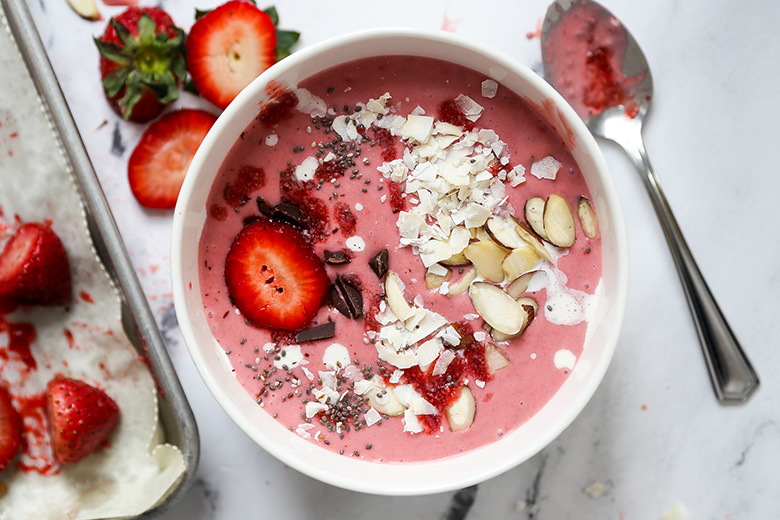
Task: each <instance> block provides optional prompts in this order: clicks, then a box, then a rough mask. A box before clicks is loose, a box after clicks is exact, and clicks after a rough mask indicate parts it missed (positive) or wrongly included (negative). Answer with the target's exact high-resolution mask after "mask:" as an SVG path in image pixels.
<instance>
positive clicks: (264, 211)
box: [257, 197, 274, 217]
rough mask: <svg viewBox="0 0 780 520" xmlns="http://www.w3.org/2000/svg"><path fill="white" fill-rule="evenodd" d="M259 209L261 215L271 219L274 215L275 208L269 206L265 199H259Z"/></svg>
mask: <svg viewBox="0 0 780 520" xmlns="http://www.w3.org/2000/svg"><path fill="white" fill-rule="evenodd" d="M257 209H259V210H260V214H261V215H265V216H266V217H271V216H273V214H274V208H273V206H271V205H270V204H268V203H267V202H266V201H265V199H263V197H257Z"/></svg>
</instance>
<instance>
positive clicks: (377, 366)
mask: <svg viewBox="0 0 780 520" xmlns="http://www.w3.org/2000/svg"><path fill="white" fill-rule="evenodd" d="M172 262H173V269H172V270H173V273H174V275H173V278H174V279H173V287H174V301H175V306H176V312H177V316H178V320H179V324H180V326H181V330H182V333H183V335H184V339H185V341H186V343H187V346H188V348H189V350H190V353H191V355H192V357H193V360H194V361H195V364H196V366H197V368H198V370H199V372H200V374H201V376H202V377H203V378H204V380H205V382H206V384H207V386H208V387H209V389H210V390H211V392H212V393H213V394H214V396H215V397H216V399H217V400H218V401H219V403H220V404H221V406H222V407H223V408H224V409H225V410H226V412H227V413H228V414H229V416H230V417H231V418H232V419H233V420H234V421H235V422H236V423H237V424H238V425H239V426H240V427H241V428H242V429H243V430H244V431H245V432H246V433H247V434H248V435H249V436H250V437H251V438H252V439H253V440H255V441H256V442H257V443H258V444H259V445H260V446H262V447H263V448H264V449H266V450H267V451H268V452H270V453H271V454H273V455H274V456H276V457H277V458H279V459H280V460H281V461H283V462H284V463H286V464H288V465H289V466H291V467H293V468H295V469H297V470H299V471H301V472H303V473H305V474H307V475H309V476H312V477H314V478H317V479H319V480H322V481H324V482H327V483H329V484H333V485H336V486H340V487H344V488H347V489H352V490H356V491H362V492H368V493H377V494H392V495H413V494H424V493H434V492H440V491H446V490H451V489H456V488H459V487H463V486H466V485H470V484H474V483H476V482H480V481H483V480H486V479H488V478H490V477H492V476H495V475H498V474H500V473H502V472H504V471H506V470H508V469H510V468H512V467H514V466H516V465H517V464H519V463H521V462H523V461H525V460H526V459H528V458H529V457H531V456H533V455H534V454H536V453H537V452H538V451H540V450H541V449H542V448H544V447H545V446H546V445H547V444H549V443H550V442H551V441H552V440H553V439H554V438H555V437H556V436H558V435H559V434H560V433H561V432H562V431H563V430H564V429H565V428H566V427H567V426H568V425H569V424H570V423H571V422H572V421H573V420H574V418H575V417H576V416H577V414H578V413H579V412H580V411H581V410H582V408H583V407H584V406H585V404H586V403H587V401H588V400H589V399H590V397H591V396H592V394H593V392H594V391H595V389H596V388H597V386H598V384H599V383H600V381H601V379H602V377H603V375H604V373H605V371H606V369H607V366H608V364H609V362H610V360H611V357H612V353H613V351H614V348H615V345H616V342H617V337H618V333H619V329H620V325H621V322H622V317H623V312H624V307H625V300H626V290H627V249H626V239H625V231H624V227H623V222H622V217H621V214H620V211H619V207H618V204H617V200H616V195H615V190H614V187H613V185H612V182H611V179H610V178H609V176H608V173H607V171H606V167H605V164H604V161H603V159H602V157H601V154H600V152H599V151H598V149H597V147H596V144H595V142H594V140H593V138H592V136H591V135H590V134H589V133H588V131H587V129H586V128H585V126H584V125H583V124H582V122H581V121H580V120H579V119H578V118H577V116H576V114H575V113H574V111H573V110H572V109H571V108H570V107H569V106H568V105H566V103H565V102H564V101H563V100H562V98H560V96H559V95H558V94H557V93H556V92H555V91H554V90H553V89H552V88H551V87H549V86H548V85H547V84H546V83H544V82H543V80H541V79H540V78H538V77H537V76H536V75H535V74H534V73H533V72H531V71H530V70H528V69H526V68H525V67H522V66H521V65H519V64H516V63H514V62H513V61H511V60H510V59H508V58H506V57H503V56H500V55H497V54H495V53H494V52H490V51H488V50H485V49H482V48H480V47H478V46H474V45H472V44H468V43H465V42H463V41H461V40H459V39H457V38H455V37H453V36H451V35H448V34H443V33H425V32H420V31H407V30H382V31H371V32H365V33H359V34H355V35H351V36H347V37H343V38H339V39H337V40H332V41H329V42H325V43H323V44H320V45H318V46H315V47H312V48H309V49H306V50H303V51H299V52H297V53H295V54H294V55H292V56H291V57H289V58H286V59H285V60H284V61H282V62H281V63H279V64H277V65H275V66H274V67H272V68H271V69H270V70H268V71H267V72H265V73H263V74H262V75H261V76H260V77H259V78H258V79H257V80H255V81H254V82H253V83H252V84H251V85H249V86H248V87H247V88H246V89H245V90H244V91H243V92H242V93H241V94H239V96H238V97H237V98H236V99H235V100H234V102H233V103H232V104H231V105H230V106H229V107H228V108H227V109H226V110H225V112H224V113H223V114H222V116H221V117H220V118H219V120H218V121H217V122H216V124H215V125H214V127H213V128H212V130H211V132H210V133H209V134H208V136H207V137H206V139H205V140H204V142H203V144H202V145H201V147H200V149H199V150H198V152H197V154H196V155H195V157H194V159H193V161H192V165H191V167H190V171H189V173H188V175H187V178H186V180H185V183H184V186H183V188H182V191H181V194H180V196H179V202H178V205H177V208H176V212H175V217H174V232H173V247H172Z"/></svg>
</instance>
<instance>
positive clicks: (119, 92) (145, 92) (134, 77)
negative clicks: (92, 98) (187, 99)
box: [95, 7, 187, 123]
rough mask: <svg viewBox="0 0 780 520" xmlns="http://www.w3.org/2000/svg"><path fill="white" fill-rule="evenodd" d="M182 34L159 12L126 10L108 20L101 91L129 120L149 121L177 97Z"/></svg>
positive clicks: (183, 71) (100, 41)
mask: <svg viewBox="0 0 780 520" xmlns="http://www.w3.org/2000/svg"><path fill="white" fill-rule="evenodd" d="M184 40H185V36H184V31H182V30H181V29H180V28H178V27H176V25H174V23H173V20H172V19H171V17H170V16H169V15H168V13H166V12H165V11H163V10H162V9H160V8H159V7H130V8H128V9H127V10H125V11H123V12H122V13H120V14H119V15H118V16H116V17H114V18H111V20H110V21H109V23H108V25H107V26H106V30H105V32H104V33H103V36H101V37H100V38H95V44H96V45H97V47H98V50H99V51H100V75H101V78H102V79H103V90H104V92H105V94H106V97H107V98H108V100H109V102H110V103H111V106H112V107H113V108H114V110H115V111H116V112H117V113H118V114H119V115H121V116H122V117H124V118H125V119H129V120H130V121H135V122H139V123H143V122H146V121H151V120H152V119H154V118H155V117H157V116H158V115H160V113H161V112H162V111H163V109H164V108H165V105H167V104H169V103H172V102H174V101H176V100H177V99H178V98H179V85H180V84H181V82H182V81H184V78H185V77H186V76H187V62H186V59H185V57H184V53H185V43H184Z"/></svg>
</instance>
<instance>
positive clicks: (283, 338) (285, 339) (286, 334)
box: [271, 329, 297, 347]
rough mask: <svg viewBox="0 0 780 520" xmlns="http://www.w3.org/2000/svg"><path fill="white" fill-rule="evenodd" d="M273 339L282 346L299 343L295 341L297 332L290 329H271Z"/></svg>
mask: <svg viewBox="0 0 780 520" xmlns="http://www.w3.org/2000/svg"><path fill="white" fill-rule="evenodd" d="M271 341H273V342H274V343H276V344H277V346H280V347H285V346H287V345H295V344H297V343H296V341H295V332H293V331H290V330H281V329H274V330H273V331H271Z"/></svg>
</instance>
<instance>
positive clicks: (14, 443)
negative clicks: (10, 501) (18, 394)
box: [0, 386, 22, 471]
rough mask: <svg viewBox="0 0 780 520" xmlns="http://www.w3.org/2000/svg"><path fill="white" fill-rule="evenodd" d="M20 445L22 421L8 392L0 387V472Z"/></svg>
mask: <svg viewBox="0 0 780 520" xmlns="http://www.w3.org/2000/svg"><path fill="white" fill-rule="evenodd" d="M21 443H22V419H21V418H20V417H19V412H17V411H16V408H14V405H13V403H11V398H10V396H9V395H8V392H6V391H5V389H4V388H3V387H2V386H0V471H3V470H4V469H5V468H6V466H8V464H9V463H10V462H11V461H12V460H13V458H14V457H16V454H17V453H18V452H19V446H20V445H21Z"/></svg>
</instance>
